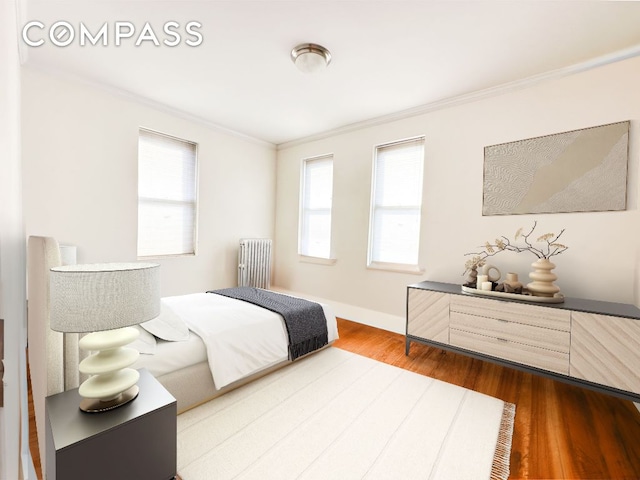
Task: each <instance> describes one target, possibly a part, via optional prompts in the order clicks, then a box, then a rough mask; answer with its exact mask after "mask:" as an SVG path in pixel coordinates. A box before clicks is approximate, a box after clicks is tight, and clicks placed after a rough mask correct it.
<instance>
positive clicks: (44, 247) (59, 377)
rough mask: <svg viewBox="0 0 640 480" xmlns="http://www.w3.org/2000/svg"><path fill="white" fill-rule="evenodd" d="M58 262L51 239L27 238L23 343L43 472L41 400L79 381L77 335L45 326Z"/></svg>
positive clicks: (54, 240) (47, 322)
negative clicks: (26, 350)
mask: <svg viewBox="0 0 640 480" xmlns="http://www.w3.org/2000/svg"><path fill="white" fill-rule="evenodd" d="M61 264H62V262H61V258H60V248H59V246H58V242H57V241H56V239H55V238H52V237H36V236H31V237H29V244H28V253H27V298H28V300H29V303H28V311H27V344H28V348H29V372H30V375H31V388H32V392H33V406H34V411H35V416H36V428H37V430H38V446H39V448H40V459H41V462H42V466H43V471H44V462H45V458H46V456H45V444H46V435H45V415H44V399H45V397H46V396H47V395H53V394H55V393H59V392H62V391H64V390H68V389H70V388H75V387H77V386H78V384H79V377H78V361H79V359H78V334H75V333H74V334H62V333H59V332H54V331H53V330H51V328H49V269H50V268H52V267H57V266H60V265H61Z"/></svg>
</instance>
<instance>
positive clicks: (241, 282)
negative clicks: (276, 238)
mask: <svg viewBox="0 0 640 480" xmlns="http://www.w3.org/2000/svg"><path fill="white" fill-rule="evenodd" d="M238 286H240V287H257V288H265V289H268V288H269V287H271V239H268V238H241V239H240V250H239V251H238Z"/></svg>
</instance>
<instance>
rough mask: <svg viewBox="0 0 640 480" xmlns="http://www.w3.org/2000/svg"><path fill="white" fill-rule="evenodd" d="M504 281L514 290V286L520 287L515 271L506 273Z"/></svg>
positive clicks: (520, 283)
mask: <svg viewBox="0 0 640 480" xmlns="http://www.w3.org/2000/svg"><path fill="white" fill-rule="evenodd" d="M504 283H506V284H507V285H509V286H510V287H511V288H513V289H514V290H515V289H516V288H522V282H519V281H518V274H517V273H512V272H509V273H507V277H506V279H505V281H504Z"/></svg>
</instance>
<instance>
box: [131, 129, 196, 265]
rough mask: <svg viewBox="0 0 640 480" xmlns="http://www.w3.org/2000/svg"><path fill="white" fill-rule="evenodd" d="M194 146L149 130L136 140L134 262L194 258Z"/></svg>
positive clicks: (142, 132)
mask: <svg viewBox="0 0 640 480" xmlns="http://www.w3.org/2000/svg"><path fill="white" fill-rule="evenodd" d="M196 185H197V145H196V144H195V143H193V142H188V141H186V140H181V139H179V138H175V137H171V136H168V135H164V134H161V133H157V132H152V131H150V130H145V129H140V133H139V137H138V257H151V256H162V255H195V253H196V214H197V188H196Z"/></svg>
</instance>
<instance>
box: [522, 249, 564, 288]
mask: <svg viewBox="0 0 640 480" xmlns="http://www.w3.org/2000/svg"><path fill="white" fill-rule="evenodd" d="M531 266H532V267H533V272H531V273H529V278H530V279H531V280H533V281H532V282H531V283H528V284H527V289H528V290H529V292H531V293H532V294H533V295H535V296H537V297H553V296H554V295H555V294H556V293H558V292H559V291H560V288H559V287H558V286H557V285H554V284H553V281H554V280H557V278H558V277H557V276H556V275H555V274H553V273H551V270H553V269H554V268H556V266H555V265H554V264H553V263H551V262H550V261H549V259H548V258H540V259H538V260H536V261H535V262H533V263H532V264H531Z"/></svg>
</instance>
